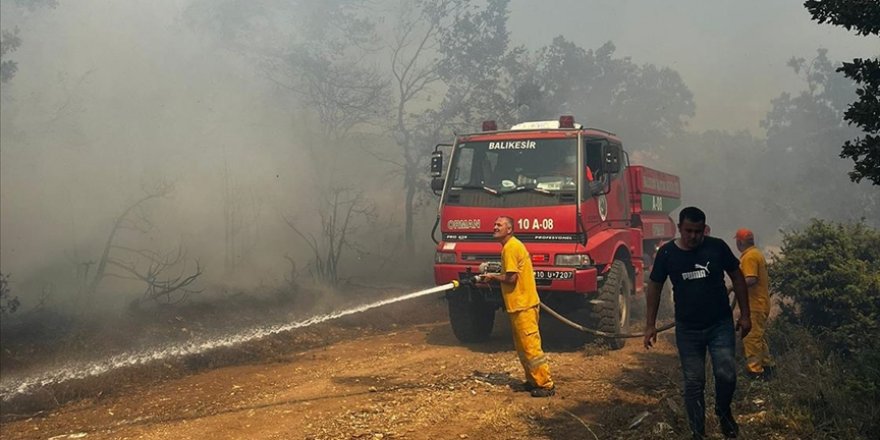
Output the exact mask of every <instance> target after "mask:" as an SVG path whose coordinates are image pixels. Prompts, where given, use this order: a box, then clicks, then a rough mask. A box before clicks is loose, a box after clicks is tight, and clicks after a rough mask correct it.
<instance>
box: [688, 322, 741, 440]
mask: <svg viewBox="0 0 880 440" xmlns="http://www.w3.org/2000/svg"><path fill="white" fill-rule="evenodd" d="M735 335H736V333H735V331H734V327H733V319H732V318H730V319H725V320H723V321H719V322H717V323H715V324H713V325H711V326H709V327H707V328H704V329H693V328H688V327H687V326H686V325H682V324H680V323H676V326H675V343H676V345H678V357H679V359H680V360H681V370H682V373H683V374H684V393H683V395H684V406H685V410H686V411H687V416H688V422H689V424H690V428H691V431H693V432H695V433H699V434H704V433H705V429H706V428H705V426H706V403H705V398H704V389H705V387H706V351H707V350H708V351H709V356H711V358H712V373H713V374H714V376H715V413H716V414H729V413H730V402H731V401H732V400H733V392H734V390H735V389H736V336H735Z"/></svg>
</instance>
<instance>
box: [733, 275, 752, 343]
mask: <svg viewBox="0 0 880 440" xmlns="http://www.w3.org/2000/svg"><path fill="white" fill-rule="evenodd" d="M727 274H728V275H730V280H731V281H732V282H733V295H734V296H735V297H736V303H737V304H739V319H738V320H737V322H736V328H737V329H738V330H740V331H741V335H742V337H746V335H747V334H749V331H750V330H751V329H752V316H751V315H752V314H751V310H750V309H749V289H748V287H746V279H745V277H743V274H742V271H740V270H739V269H735V270H733V271H730V272H728V273H727Z"/></svg>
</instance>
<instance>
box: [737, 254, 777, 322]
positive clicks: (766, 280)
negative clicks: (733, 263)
mask: <svg viewBox="0 0 880 440" xmlns="http://www.w3.org/2000/svg"><path fill="white" fill-rule="evenodd" d="M740 270H742V273H743V276H745V277H756V278H757V279H758V283H757V284H755V285H754V286H751V287H749V308H750V309H751V310H753V311H759V312H769V311H770V290H769V285H770V277H768V276H767V261H766V260H765V259H764V254H762V253H761V251H760V250H758V248H757V247H755V246H750V247H749V248H748V249H746V250H744V251H743V253H742V256H741V257H740Z"/></svg>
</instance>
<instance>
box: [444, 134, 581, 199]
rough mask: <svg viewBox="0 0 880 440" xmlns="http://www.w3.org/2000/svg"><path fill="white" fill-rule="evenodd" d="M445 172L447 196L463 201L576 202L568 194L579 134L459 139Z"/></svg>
mask: <svg viewBox="0 0 880 440" xmlns="http://www.w3.org/2000/svg"><path fill="white" fill-rule="evenodd" d="M449 178H450V180H451V182H450V186H449V190H450V191H449V196H447V202H450V201H452V202H454V203H457V204H461V205H482V206H541V205H553V204H560V203H574V197H571V195H573V194H575V192H576V191H577V139H573V138H566V139H522V140H508V141H486V142H468V143H460V144H458V147H457V150H456V152H455V155H454V157H453V160H452V167H451V169H450V176H449ZM561 195H569V197H561ZM450 196H451V197H450ZM493 198H494V199H504V200H503V201H502V200H492V199H493Z"/></svg>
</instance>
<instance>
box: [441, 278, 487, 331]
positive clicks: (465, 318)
mask: <svg viewBox="0 0 880 440" xmlns="http://www.w3.org/2000/svg"><path fill="white" fill-rule="evenodd" d="M447 301H448V303H449V323H450V324H452V333H454V334H455V337H456V338H458V340H459V341H461V342H484V341H486V340H488V339H489V335H491V334H492V326H493V325H494V324H495V307H493V306H491V305H490V304H488V303H487V302H486V301H485V300H484V299H483V297H482V295H479V294H478V293H477V292H471V291H470V290H469V289H461V290H459V291H456V292H453V293H452V294H450V295H449V296H448V297H447Z"/></svg>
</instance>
